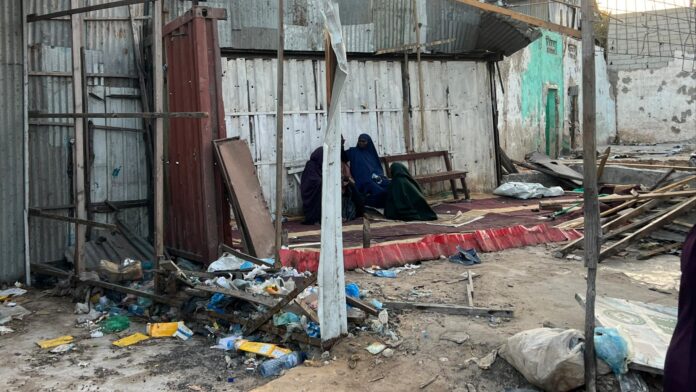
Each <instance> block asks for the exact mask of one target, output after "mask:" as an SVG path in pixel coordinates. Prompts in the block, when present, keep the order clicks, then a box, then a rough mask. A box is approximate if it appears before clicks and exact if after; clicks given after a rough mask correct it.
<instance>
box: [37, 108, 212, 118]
mask: <svg viewBox="0 0 696 392" xmlns="http://www.w3.org/2000/svg"><path fill="white" fill-rule="evenodd" d="M155 110H156V109H155ZM206 117H208V113H207V112H168V113H167V112H162V111H161V110H160V111H155V112H149V113H36V112H30V113H29V118H154V119H163V118H206Z"/></svg>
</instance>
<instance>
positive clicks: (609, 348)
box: [594, 327, 628, 374]
mask: <svg viewBox="0 0 696 392" xmlns="http://www.w3.org/2000/svg"><path fill="white" fill-rule="evenodd" d="M594 342H595V350H596V352H597V357H599V358H600V359H602V360H603V361H604V362H606V363H607V365H609V367H610V368H611V370H612V371H613V372H614V374H624V373H626V372H627V371H628V344H627V343H626V340H625V339H624V338H623V337H621V334H619V331H618V330H617V329H616V328H604V327H597V328H595V334H594Z"/></svg>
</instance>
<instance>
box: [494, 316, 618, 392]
mask: <svg viewBox="0 0 696 392" xmlns="http://www.w3.org/2000/svg"><path fill="white" fill-rule="evenodd" d="M583 341H584V335H583V334H582V332H580V331H578V330H576V329H567V330H563V329H558V328H536V329H531V330H528V331H524V332H520V333H518V334H516V335H514V336H512V337H510V338H508V340H507V343H506V344H505V345H503V347H502V348H501V349H500V356H501V357H502V358H503V359H505V360H506V361H508V362H509V363H510V365H512V366H513V367H514V368H515V369H517V370H518V371H519V372H520V373H522V375H523V376H524V377H525V378H526V379H527V381H529V382H530V383H532V384H534V385H536V386H538V387H540V388H542V389H544V390H547V391H559V392H564V391H570V390H572V389H575V388H578V387H580V386H582V385H583V384H584V383H585V380H584V376H585V366H584V360H583V348H584V343H583ZM597 365H598V366H597V373H598V374H606V373H608V372H609V367H608V366H606V364H604V362H603V361H597Z"/></svg>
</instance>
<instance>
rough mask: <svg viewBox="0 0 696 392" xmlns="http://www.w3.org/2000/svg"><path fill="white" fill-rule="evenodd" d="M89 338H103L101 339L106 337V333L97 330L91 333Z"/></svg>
mask: <svg viewBox="0 0 696 392" xmlns="http://www.w3.org/2000/svg"><path fill="white" fill-rule="evenodd" d="M89 336H91V337H92V338H93V339H96V338H101V337H103V336H104V332H102V331H101V330H99V329H97V330H95V331H92V332H90V333H89Z"/></svg>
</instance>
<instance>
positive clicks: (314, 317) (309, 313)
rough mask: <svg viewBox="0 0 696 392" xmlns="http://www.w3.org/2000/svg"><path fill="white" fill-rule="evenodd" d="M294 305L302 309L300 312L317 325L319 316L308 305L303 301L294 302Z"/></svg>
mask: <svg viewBox="0 0 696 392" xmlns="http://www.w3.org/2000/svg"><path fill="white" fill-rule="evenodd" d="M295 303H296V304H297V306H299V307H300V309H302V312H303V313H304V314H305V316H307V317H308V318H309V319H310V320H312V321H314V322H315V323H317V324H319V316H318V315H317V312H315V311H314V309H312V308H310V307H309V305H307V304H306V303H305V302H304V301H302V300H298V299H296V300H295Z"/></svg>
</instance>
